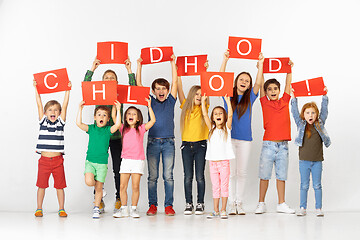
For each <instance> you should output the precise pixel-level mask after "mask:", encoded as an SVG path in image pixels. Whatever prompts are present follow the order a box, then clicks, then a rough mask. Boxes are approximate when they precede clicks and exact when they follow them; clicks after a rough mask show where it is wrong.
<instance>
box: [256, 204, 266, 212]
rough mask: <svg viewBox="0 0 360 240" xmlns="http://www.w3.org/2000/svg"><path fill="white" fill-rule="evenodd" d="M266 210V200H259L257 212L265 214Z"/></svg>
mask: <svg viewBox="0 0 360 240" xmlns="http://www.w3.org/2000/svg"><path fill="white" fill-rule="evenodd" d="M265 212H266V205H265V203H264V202H259V203H258V205H257V207H256V209H255V214H263V213H265Z"/></svg>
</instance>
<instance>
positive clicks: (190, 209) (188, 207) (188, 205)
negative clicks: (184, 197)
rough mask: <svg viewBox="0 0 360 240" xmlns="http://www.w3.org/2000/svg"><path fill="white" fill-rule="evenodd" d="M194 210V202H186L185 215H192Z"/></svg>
mask: <svg viewBox="0 0 360 240" xmlns="http://www.w3.org/2000/svg"><path fill="white" fill-rule="evenodd" d="M193 212H194V206H193V205H192V203H186V206H185V210H184V215H191V214H193Z"/></svg>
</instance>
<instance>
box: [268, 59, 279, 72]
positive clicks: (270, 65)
mask: <svg viewBox="0 0 360 240" xmlns="http://www.w3.org/2000/svg"><path fill="white" fill-rule="evenodd" d="M273 61H276V62H278V63H279V67H278V68H277V69H273V68H272V66H273V64H272V62H273ZM281 67H282V65H281V61H280V60H279V59H276V58H270V59H269V71H270V72H277V71H279V70H280V69H281Z"/></svg>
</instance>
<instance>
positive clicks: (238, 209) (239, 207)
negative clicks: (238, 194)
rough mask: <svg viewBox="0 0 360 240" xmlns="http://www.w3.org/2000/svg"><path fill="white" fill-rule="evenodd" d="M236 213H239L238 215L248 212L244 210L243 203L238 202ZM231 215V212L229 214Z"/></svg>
mask: <svg viewBox="0 0 360 240" xmlns="http://www.w3.org/2000/svg"><path fill="white" fill-rule="evenodd" d="M236 213H237V214H238V215H245V214H246V213H245V211H244V209H243V208H242V203H237V204H236ZM229 215H230V214H229Z"/></svg>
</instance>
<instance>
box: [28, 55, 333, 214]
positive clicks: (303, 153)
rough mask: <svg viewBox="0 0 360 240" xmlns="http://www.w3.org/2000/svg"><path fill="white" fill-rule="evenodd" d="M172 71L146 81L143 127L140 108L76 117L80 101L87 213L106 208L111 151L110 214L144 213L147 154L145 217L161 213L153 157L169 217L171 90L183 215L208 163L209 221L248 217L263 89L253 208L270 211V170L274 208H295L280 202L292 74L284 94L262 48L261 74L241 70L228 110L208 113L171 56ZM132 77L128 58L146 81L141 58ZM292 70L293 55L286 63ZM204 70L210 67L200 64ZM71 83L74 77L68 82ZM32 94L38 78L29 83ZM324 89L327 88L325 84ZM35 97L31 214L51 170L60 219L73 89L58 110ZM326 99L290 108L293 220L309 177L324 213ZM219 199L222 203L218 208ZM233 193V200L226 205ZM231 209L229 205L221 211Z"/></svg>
mask: <svg viewBox="0 0 360 240" xmlns="http://www.w3.org/2000/svg"><path fill="white" fill-rule="evenodd" d="M228 59H229V51H226V52H225V53H224V59H223V62H222V65H221V68H220V71H221V72H224V71H225V69H226V65H227V61H228ZM170 63H171V69H172V83H171V86H170V84H169V82H168V81H167V80H166V79H163V78H158V79H155V80H154V81H153V83H152V86H151V89H152V93H153V95H154V96H150V97H149V99H146V100H147V102H148V110H149V111H148V115H149V121H148V122H147V123H143V116H142V113H141V111H140V110H139V109H138V108H136V107H134V106H131V107H129V108H128V109H127V110H126V111H125V114H124V116H123V121H122V108H123V106H122V104H120V103H119V102H118V101H116V102H115V103H114V105H113V106H96V108H95V111H94V121H95V122H94V123H93V124H90V125H88V124H85V123H83V122H82V109H83V106H84V104H85V102H83V101H82V102H81V103H80V105H79V111H78V114H77V118H76V124H77V126H78V127H79V128H80V129H81V130H83V131H85V132H86V133H88V134H89V143H88V150H87V153H86V161H85V171H84V175H85V183H86V184H87V185H88V186H91V187H94V199H95V201H94V209H93V218H99V217H100V214H101V213H102V212H103V210H104V203H103V201H102V197H103V184H104V182H105V178H106V174H107V170H108V168H107V163H108V156H109V154H108V149H109V147H110V152H111V156H112V161H113V172H114V179H115V189H116V200H115V207H114V214H113V216H114V217H115V218H118V217H127V216H129V215H130V216H131V217H134V218H138V217H140V215H139V212H138V209H137V204H138V200H139V194H140V191H139V186H140V179H141V176H142V175H143V174H144V169H145V159H146V160H147V166H148V200H149V209H148V211H147V213H146V214H147V215H149V216H151V215H155V214H157V206H158V199H157V180H158V178H159V163H160V159H162V166H163V169H162V171H163V179H164V190H165V201H164V206H165V214H166V215H168V216H173V215H174V214H175V211H174V209H173V200H174V199H173V192H174V179H173V169H174V161H175V141H174V137H175V135H174V127H175V125H174V107H175V103H176V99H177V96H178V97H179V100H180V104H181V106H180V108H181V109H182V110H181V117H180V129H181V136H182V144H181V147H180V149H181V154H182V160H183V161H182V162H183V169H184V191H185V200H186V206H185V210H184V214H185V215H190V214H193V213H195V214H199V215H200V214H203V213H204V208H205V205H204V195H205V176H204V172H205V165H206V164H205V162H206V161H208V164H209V169H210V177H211V182H212V192H213V199H214V211H213V212H212V213H211V214H209V215H208V216H207V218H210V219H211V218H215V217H220V218H224V219H226V218H227V217H228V214H230V215H236V214H239V215H244V214H245V211H244V209H243V195H244V188H245V181H246V169H247V164H248V160H249V155H250V150H251V141H252V130H251V118H252V106H253V103H254V102H255V100H256V98H257V97H258V95H259V91H260V102H261V106H262V111H263V123H264V130H265V133H264V137H263V145H262V150H261V156H260V163H259V178H260V184H259V203H258V205H257V208H256V210H255V213H256V214H261V213H265V212H266V205H265V196H266V192H267V188H268V184H269V179H270V178H271V174H272V168H273V166H275V173H276V179H277V180H276V186H277V192H278V205H277V212H281V213H290V214H292V213H295V211H294V210H293V209H291V208H290V207H289V206H288V205H287V204H286V203H285V181H286V179H287V169H288V162H289V159H288V141H290V140H291V131H290V112H289V102H290V98H291V97H290V95H291V94H292V91H291V80H292V74H291V73H288V74H287V76H286V85H285V90H284V94H283V96H282V97H281V98H280V96H279V95H280V83H279V82H278V81H277V80H276V79H269V80H267V81H266V82H264V76H263V63H264V57H263V55H262V53H260V54H259V60H258V64H257V68H258V72H257V76H256V80H255V83H254V84H253V81H252V77H251V75H250V74H249V73H248V72H241V73H240V74H238V75H237V77H236V78H235V81H234V86H233V97H231V98H230V97H228V96H224V97H223V100H224V107H221V106H216V107H215V108H213V110H212V112H211V115H210V117H209V115H208V109H209V106H210V104H209V98H208V97H207V96H205V95H202V94H201V87H200V86H198V85H196V86H192V87H191V89H190V90H189V93H188V95H187V97H185V94H184V91H183V88H182V81H181V77H178V76H177V67H176V64H175V56H174V55H173V56H172V59H171V61H170ZM99 64H100V61H99V60H98V59H95V60H94V62H93V65H92V68H91V70H90V71H87V73H86V75H85V79H84V81H91V78H92V75H93V73H94V71H95V69H96V68H97V66H98V65H99ZM137 65H138V66H137V74H136V78H135V74H133V73H132V72H131V62H130V60H129V59H128V60H126V61H125V67H126V69H127V70H128V73H129V84H130V85H138V86H142V80H141V70H142V59H141V58H140V59H138V61H137ZM289 65H290V66H291V67H292V66H293V63H292V61H290V62H289ZM205 67H206V68H207V67H208V64H207V63H206V64H205ZM103 81H117V75H116V73H115V72H114V71H112V70H107V71H106V72H105V73H104V75H103ZM69 84H70V85H71V83H69ZM34 86H35V91H36V82H35V81H34ZM324 90H325V91H326V92H327V89H326V88H325V89H324ZM36 101H37V106H38V112H39V120H40V134H39V140H38V144H37V152H38V153H41V158H40V159H39V167H38V180H37V187H38V194H37V205H38V207H37V210H36V212H35V216H37V217H41V216H43V212H42V202H43V199H44V195H45V189H46V188H47V187H48V179H49V176H50V174H51V173H52V174H53V177H54V187H55V188H56V189H57V195H58V200H59V216H60V217H66V216H67V214H66V212H65V210H64V199H65V196H64V190H63V189H64V188H65V187H66V183H65V175H64V167H63V157H62V155H63V154H64V125H65V119H66V109H67V106H68V101H69V91H66V93H65V99H64V103H63V106H62V108H61V105H60V104H59V103H58V102H57V101H54V100H52V101H49V102H48V103H47V104H46V105H45V107H44V109H43V107H42V103H41V98H40V95H39V94H38V92H37V91H36ZM327 106H328V98H327V96H326V94H325V95H324V96H323V101H322V106H321V112H319V110H318V108H317V106H316V104H315V103H314V102H311V103H307V104H305V105H304V106H303V108H302V110H301V112H300V113H299V110H298V104H297V99H296V98H295V97H293V98H292V100H291V111H292V115H293V117H294V119H295V123H296V125H297V127H298V130H299V131H298V136H297V137H296V139H295V144H296V145H297V146H299V160H300V161H299V169H300V175H301V187H300V210H299V212H298V215H299V216H304V215H306V208H307V192H308V188H309V179H310V173H311V174H312V179H313V186H314V190H315V200H316V214H317V216H323V212H322V210H321V209H322V189H321V172H322V161H323V160H324V159H323V143H324V145H325V146H326V147H328V146H329V145H330V143H331V142H330V138H329V136H328V134H327V132H326V130H325V128H324V124H325V120H326V118H327V113H328V111H327ZM146 131H149V132H148V141H147V151H146V157H145V154H144V148H143V138H144V134H145V132H146ZM194 170H195V178H196V183H197V201H196V205H195V207H194V203H193V196H192V192H193V191H192V185H193V177H194ZM130 177H131V181H132V183H131V186H132V196H131V206H130V207H128V203H127V200H128V196H127V187H128V183H129V180H130ZM220 198H221V209H219V205H220ZM228 199H229V201H228ZM227 206H228V211H227V210H226V208H227Z"/></svg>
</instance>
